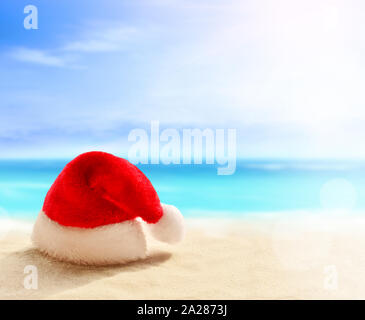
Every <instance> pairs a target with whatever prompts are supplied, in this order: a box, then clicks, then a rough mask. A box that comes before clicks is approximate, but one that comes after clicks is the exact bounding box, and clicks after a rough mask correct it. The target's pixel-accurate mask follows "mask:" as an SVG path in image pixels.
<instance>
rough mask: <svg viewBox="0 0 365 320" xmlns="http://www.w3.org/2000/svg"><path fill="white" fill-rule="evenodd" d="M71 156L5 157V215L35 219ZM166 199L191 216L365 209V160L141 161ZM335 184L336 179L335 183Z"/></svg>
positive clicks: (1, 202) (0, 189)
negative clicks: (226, 168)
mask: <svg viewBox="0 0 365 320" xmlns="http://www.w3.org/2000/svg"><path fill="white" fill-rule="evenodd" d="M67 162H68V160H2V161H0V214H2V215H3V216H10V217H16V218H18V217H19V218H30V219H33V218H35V217H36V215H37V213H38V212H39V210H40V209H41V208H42V203H43V200H44V197H45V195H46V193H47V190H48V189H49V187H50V186H51V184H52V183H53V181H54V180H55V178H56V177H57V175H58V174H59V173H60V172H61V170H62V168H63V167H64V166H65V164H66V163H67ZM139 168H140V169H141V170H142V171H143V172H144V173H145V174H146V175H147V177H148V178H149V179H150V180H151V182H152V184H153V185H154V186H155V188H156V190H157V192H158V194H159V196H160V199H161V201H162V202H164V203H169V204H174V205H175V206H177V207H178V208H179V209H180V210H181V211H182V212H183V214H184V215H185V216H187V217H193V216H194V217H227V216H229V217H238V216H242V215H245V214H247V213H255V214H257V215H259V214H260V213H263V212H274V213H275V212H282V211H301V210H321V209H323V207H324V206H328V205H329V206H331V205H333V207H336V206H340V207H341V206H342V205H343V206H345V207H349V206H351V209H354V210H360V211H361V210H363V209H365V163H363V162H356V161H323V160H322V161H314V160H301V161H299V160H297V161H293V160H290V161H289V160H288V161H285V160H239V161H238V162H237V168H236V172H235V174H233V175H230V176H219V175H217V167H216V166H214V165H168V166H166V165H139ZM332 182H334V183H332Z"/></svg>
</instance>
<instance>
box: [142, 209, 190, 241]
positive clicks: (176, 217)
mask: <svg viewBox="0 0 365 320" xmlns="http://www.w3.org/2000/svg"><path fill="white" fill-rule="evenodd" d="M161 206H162V210H163V216H162V217H161V219H160V220H159V221H158V222H157V223H153V224H149V225H148V226H149V229H150V232H151V234H152V235H153V236H154V237H155V238H156V239H157V240H159V241H163V242H167V243H177V242H179V241H181V240H182V239H183V238H184V235H185V229H184V218H183V216H182V214H181V213H180V211H179V210H178V209H177V208H176V207H174V206H172V205H168V204H163V203H161Z"/></svg>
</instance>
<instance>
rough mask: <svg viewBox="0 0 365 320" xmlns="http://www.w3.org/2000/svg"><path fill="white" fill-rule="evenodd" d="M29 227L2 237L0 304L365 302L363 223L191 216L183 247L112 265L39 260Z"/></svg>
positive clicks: (156, 249) (154, 247) (156, 246)
mask: <svg viewBox="0 0 365 320" xmlns="http://www.w3.org/2000/svg"><path fill="white" fill-rule="evenodd" d="M294 216H295V218H293V217H294ZM298 217H299V218H298ZM30 228H31V224H26V223H22V224H21V227H20V224H16V225H15V226H13V228H12V230H9V232H7V233H5V234H2V237H1V238H0V298H1V299H339V298H342V299H351V298H352V299H364V298H365V250H364V248H365V233H364V232H363V230H365V220H364V219H363V218H358V217H357V218H356V217H351V218H349V217H347V216H341V217H337V216H336V217H333V216H325V217H323V216H320V215H306V214H304V213H292V214H288V215H284V216H280V217H277V216H275V215H274V214H273V215H265V216H262V217H260V218H257V217H256V218H250V217H249V216H248V217H247V218H245V219H235V220H229V219H200V220H199V219H188V220H187V235H186V239H185V241H184V242H183V243H181V244H179V245H176V246H168V245H162V244H160V243H156V242H153V243H151V246H150V249H149V250H150V256H149V257H148V258H147V259H146V260H143V261H138V262H133V263H129V264H127V265H121V266H112V267H86V266H77V265H72V264H68V263H63V262H59V261H56V260H53V259H51V258H49V257H47V256H44V255H43V254H41V253H39V252H38V250H36V249H35V248H33V247H32V245H31V243H30V240H29V234H30ZM26 266H35V267H36V268H37V272H38V288H37V289H29V288H28V289H27V288H25V287H24V279H25V278H26V277H27V274H25V273H24V269H25V268H26ZM28 268H29V267H28ZM30 268H32V267H30ZM26 270H27V269H26ZM26 283H28V282H27V281H26Z"/></svg>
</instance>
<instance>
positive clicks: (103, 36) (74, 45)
mask: <svg viewBox="0 0 365 320" xmlns="http://www.w3.org/2000/svg"><path fill="white" fill-rule="evenodd" d="M136 33H137V30H136V29H135V28H130V27H116V28H108V29H106V30H105V29H102V30H96V31H95V30H94V31H93V32H91V33H89V34H87V35H85V36H84V37H83V39H81V40H76V41H70V42H69V43H67V44H66V45H65V46H64V47H63V48H62V50H65V51H75V52H110V51H118V50H121V49H123V48H125V47H126V43H127V42H129V40H130V39H133V37H135V35H136Z"/></svg>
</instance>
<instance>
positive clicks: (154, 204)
mask: <svg viewBox="0 0 365 320" xmlns="http://www.w3.org/2000/svg"><path fill="white" fill-rule="evenodd" d="M144 222H145V223H144ZM145 231H147V232H150V233H151V234H152V236H153V237H155V238H156V239H157V240H160V241H163V242H167V243H175V242H179V241H180V240H182V238H183V235H184V228H183V217H182V215H181V213H180V211H179V210H178V209H177V208H175V207H174V206H171V205H165V204H161V202H160V200H159V198H158V195H157V193H156V191H155V189H154V188H153V186H152V184H151V182H150V181H149V180H148V179H147V177H146V176H145V175H144V174H143V173H142V172H141V171H140V170H139V169H138V168H137V167H136V166H134V165H133V164H131V163H130V162H128V161H127V160H125V159H122V158H118V157H115V156H113V155H111V154H108V153H105V152H96V151H94V152H88V153H84V154H81V155H79V156H78V157H77V158H75V159H74V160H72V161H71V162H69V163H68V164H67V165H66V167H65V168H64V169H63V171H62V172H61V173H60V174H59V176H58V177H57V179H56V181H55V182H54V183H53V185H52V187H51V188H50V190H49V191H48V193H47V195H46V198H45V201H44V204H43V208H42V210H41V212H40V213H39V215H38V218H37V220H36V223H35V225H34V228H33V234H32V240H33V243H34V244H35V245H36V246H37V247H38V248H39V249H40V250H42V251H44V252H46V253H47V254H49V255H51V256H53V257H56V258H58V259H61V260H65V261H71V262H75V263H81V264H99V265H100V264H111V263H122V262H127V261H132V260H137V259H140V258H144V257H145V256H146V237H145Z"/></svg>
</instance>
